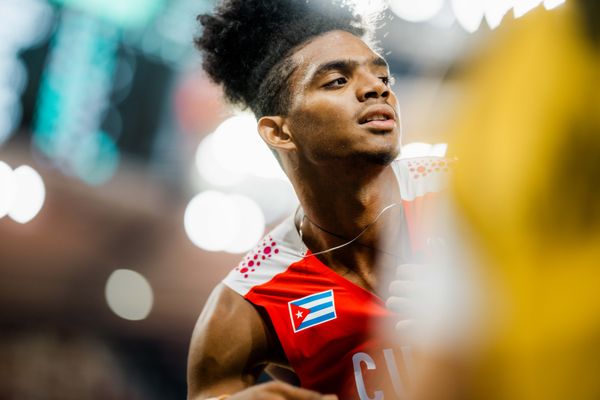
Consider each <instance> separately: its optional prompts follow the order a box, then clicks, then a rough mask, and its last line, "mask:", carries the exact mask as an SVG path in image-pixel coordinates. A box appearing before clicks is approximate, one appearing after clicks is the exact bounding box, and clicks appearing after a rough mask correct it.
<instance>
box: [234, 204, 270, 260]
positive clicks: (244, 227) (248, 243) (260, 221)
mask: <svg viewBox="0 0 600 400" xmlns="http://www.w3.org/2000/svg"><path fill="white" fill-rule="evenodd" d="M230 198H231V200H232V201H233V203H234V204H235V207H236V208H237V209H238V212H237V213H236V214H235V215H237V216H238V217H239V221H238V223H237V224H238V226H239V230H238V233H237V235H236V236H232V237H231V240H230V242H229V244H228V245H227V247H226V248H225V251H227V252H229V253H245V252H246V251H248V250H250V249H252V248H253V247H254V246H256V243H258V241H259V240H260V239H261V237H262V236H263V233H264V231H265V217H264V215H263V213H262V211H261V209H260V207H259V206H258V204H256V202H255V201H253V200H252V199H250V198H248V197H245V196H240V195H232V196H230ZM251 263H252V261H250V263H248V265H250V266H252V264H251Z"/></svg>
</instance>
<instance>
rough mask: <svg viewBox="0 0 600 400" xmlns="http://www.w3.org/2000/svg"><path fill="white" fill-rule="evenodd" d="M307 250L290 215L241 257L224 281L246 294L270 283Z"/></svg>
mask: <svg viewBox="0 0 600 400" xmlns="http://www.w3.org/2000/svg"><path fill="white" fill-rule="evenodd" d="M304 251H305V249H304V246H303V245H302V240H301V239H300V237H299V235H298V232H297V231H296V227H295V225H294V219H293V216H289V217H288V218H286V219H285V220H284V221H283V222H281V223H280V224H279V225H277V226H276V227H275V228H274V229H273V230H272V231H270V232H269V233H268V234H266V235H265V236H264V237H263V239H262V240H261V241H260V242H259V243H258V244H257V245H256V246H255V247H254V249H252V250H251V251H249V252H248V253H247V254H246V255H245V256H244V257H243V258H242V260H241V261H240V262H239V264H238V265H237V266H236V267H235V268H234V269H232V270H231V271H230V272H229V274H228V275H227V276H226V277H225V279H223V283H224V284H225V285H227V286H228V287H230V288H231V289H233V290H234V291H236V292H237V293H239V294H240V295H242V296H245V295H246V294H247V293H248V292H249V291H250V290H251V289H252V288H253V287H255V286H259V285H262V284H264V283H267V282H269V281H270V280H271V279H273V278H274V277H275V276H276V275H278V274H280V273H283V272H285V271H286V270H287V268H288V267H289V266H290V265H292V264H294V263H295V262H298V261H300V260H302V258H303V256H304Z"/></svg>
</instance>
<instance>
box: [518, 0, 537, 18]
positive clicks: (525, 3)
mask: <svg viewBox="0 0 600 400" xmlns="http://www.w3.org/2000/svg"><path fill="white" fill-rule="evenodd" d="M540 4H542V0H518V1H515V2H514V7H513V12H514V14H515V18H519V17H522V16H523V15H525V14H527V13H528V12H529V11H531V10H533V9H534V8H536V7H537V6H539V5H540Z"/></svg>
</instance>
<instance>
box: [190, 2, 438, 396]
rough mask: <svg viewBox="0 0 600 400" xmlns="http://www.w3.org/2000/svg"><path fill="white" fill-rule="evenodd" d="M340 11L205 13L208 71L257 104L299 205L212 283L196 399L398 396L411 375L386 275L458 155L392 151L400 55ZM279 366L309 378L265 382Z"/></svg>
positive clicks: (316, 6)
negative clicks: (372, 43) (403, 156)
mask: <svg viewBox="0 0 600 400" xmlns="http://www.w3.org/2000/svg"><path fill="white" fill-rule="evenodd" d="M331 11H332V10H331V9H329V8H328V7H325V6H323V1H320V0H319V1H314V2H307V1H306V0H279V1H276V0H270V1H267V0H264V1H259V0H230V1H225V2H223V3H222V4H221V5H220V6H219V7H218V8H217V9H216V11H215V13H214V14H213V15H203V16H200V17H199V20H200V22H201V23H202V25H203V26H204V31H203V34H202V36H201V37H200V38H199V39H198V40H197V45H198V47H199V48H200V50H201V51H202V52H203V56H204V68H205V70H206V71H207V73H208V74H209V75H210V76H211V78H212V79H213V80H214V81H215V82H217V83H220V84H222V86H223V88H224V91H225V94H226V96H227V97H228V99H229V100H231V101H232V102H234V103H238V104H241V105H243V106H247V107H249V108H250V109H251V110H252V111H253V112H254V113H255V115H256V116H257V118H258V132H259V134H260V135H261V137H262V138H263V140H264V141H265V142H266V144H267V145H268V146H269V147H270V148H271V149H272V150H273V152H274V153H275V155H276V157H277V158H278V160H279V162H280V163H281V165H282V167H283V169H284V171H285V172H286V174H287V175H288V177H289V179H290V181H291V182H292V184H293V186H294V189H295V191H296V193H297V195H298V198H299V200H300V205H301V206H300V207H299V209H298V210H297V212H296V213H295V215H293V216H291V217H290V218H288V219H287V220H286V221H284V222H283V223H282V224H281V225H279V226H278V227H277V228H275V229H274V230H273V231H272V232H271V233H270V234H268V235H267V236H266V237H265V239H264V241H263V242H261V243H260V244H259V245H258V247H257V248H256V249H255V250H254V251H252V252H250V253H249V254H248V255H247V256H246V257H245V258H244V259H243V260H242V261H241V262H240V264H239V265H238V267H237V268H235V269H234V270H233V271H231V273H230V274H229V275H228V276H227V277H226V278H225V279H224V281H223V283H222V284H220V285H219V286H217V287H216V288H215V290H214V291H213V293H212V295H211V296H210V298H209V300H208V302H207V304H206V306H205V308H204V311H203V312H202V314H201V315H200V317H199V320H198V322H197V325H196V328H195V331H194V334H193V337H192V341H191V346H190V355H189V364H188V382H189V385H188V387H189V394H188V397H189V398H190V399H204V398H211V397H212V398H221V396H224V397H227V396H230V398H231V399H232V400H233V399H253V398H277V399H318V398H322V397H321V395H320V394H319V393H333V394H336V395H337V396H338V397H339V398H340V399H344V400H346V399H383V398H384V396H385V399H393V398H399V397H401V396H402V395H403V393H404V391H405V389H406V387H405V386H404V385H405V382H406V380H407V375H408V372H407V368H406V363H407V359H406V354H403V352H402V351H401V350H400V349H398V348H395V345H396V342H395V340H394V338H393V337H388V335H387V333H388V332H392V331H393V327H394V325H395V324H396V323H397V322H398V315H396V314H394V313H392V312H390V311H389V310H388V309H386V307H385V303H384V301H383V300H381V299H384V298H387V297H388V295H389V293H388V289H387V283H385V282H387V281H386V280H383V279H382V278H381V276H382V273H385V272H386V271H392V273H394V271H395V267H396V266H397V265H400V264H403V263H406V262H408V261H410V260H411V259H413V256H414V255H415V251H418V250H420V249H422V248H423V243H422V240H421V239H420V238H419V237H417V236H416V235H414V232H415V229H416V226H417V225H418V221H416V220H415V218H417V219H418V218H419V216H418V215H416V214H415V213H414V212H415V210H418V209H419V207H415V204H416V203H418V201H417V200H418V199H422V198H423V197H424V195H425V194H426V193H429V192H435V191H437V190H438V187H437V186H436V184H435V182H433V181H432V180H431V179H430V177H432V176H434V175H436V174H442V173H443V170H444V169H445V168H446V165H444V163H443V162H440V163H439V164H436V165H434V163H436V162H438V160H424V159H422V160H417V161H413V162H412V164H411V162H410V161H409V162H404V163H399V162H394V160H395V159H396V158H397V156H398V154H399V149H400V136H401V130H400V113H399V107H398V102H397V99H396V96H395V95H394V93H393V91H392V90H391V88H390V76H389V70H388V66H387V63H386V62H385V60H384V59H383V58H382V57H381V56H380V55H379V54H377V53H376V52H375V51H373V50H372V48H371V47H369V45H368V44H367V43H366V42H365V41H363V39H362V38H363V37H365V36H368V34H369V33H370V28H369V27H368V26H367V24H366V23H365V22H364V21H362V20H361V19H360V18H359V17H357V16H355V15H353V13H352V10H350V9H348V8H343V7H338V8H336V9H335V10H334V11H333V12H331ZM436 169H437V170H436ZM432 182H433V183H432ZM415 199H417V200H415ZM413 200H414V201H413ZM409 236H410V240H408V238H409ZM398 238H402V239H404V240H403V243H404V245H398V243H399V242H398V240H396V239H398ZM389 239H392V240H389ZM388 328H389V329H388ZM374 330H376V331H377V333H374ZM273 366H276V367H277V368H273ZM267 367H268V368H269V371H273V370H275V371H277V370H279V371H281V369H282V368H285V369H288V370H291V371H293V372H294V373H295V375H297V377H298V380H299V383H300V385H301V386H302V389H301V388H297V387H293V386H291V385H288V384H285V383H270V384H266V385H258V386H252V385H253V384H254V383H255V381H256V379H257V377H258V375H259V374H260V373H261V371H263V370H264V369H265V368H267ZM276 375H277V374H276Z"/></svg>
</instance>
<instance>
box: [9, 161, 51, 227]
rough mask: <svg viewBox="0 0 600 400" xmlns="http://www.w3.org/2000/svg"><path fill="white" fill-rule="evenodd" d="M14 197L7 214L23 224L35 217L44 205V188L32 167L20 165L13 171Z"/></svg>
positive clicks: (40, 178)
mask: <svg viewBox="0 0 600 400" xmlns="http://www.w3.org/2000/svg"><path fill="white" fill-rule="evenodd" d="M13 175H14V180H15V188H16V190H15V197H14V201H13V204H12V207H11V208H10V210H9V211H8V215H9V216H10V217H11V218H12V219H14V220H15V221H17V222H19V223H21V224H24V223H26V222H29V221H31V220H32V219H33V217H35V216H36V215H37V214H38V212H39V211H40V210H41V209H42V206H43V205H44V199H45V198H46V188H45V186H44V181H43V180H42V177H41V176H40V174H38V173H37V171H36V170H34V169H33V168H31V167H29V166H27V165H22V166H20V167H18V168H17V169H15V171H14V172H13Z"/></svg>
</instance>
